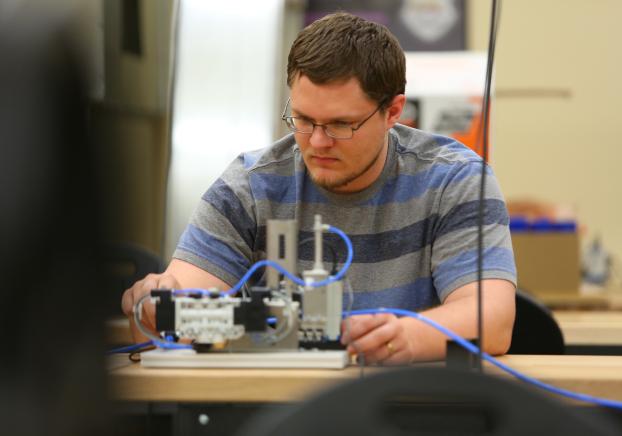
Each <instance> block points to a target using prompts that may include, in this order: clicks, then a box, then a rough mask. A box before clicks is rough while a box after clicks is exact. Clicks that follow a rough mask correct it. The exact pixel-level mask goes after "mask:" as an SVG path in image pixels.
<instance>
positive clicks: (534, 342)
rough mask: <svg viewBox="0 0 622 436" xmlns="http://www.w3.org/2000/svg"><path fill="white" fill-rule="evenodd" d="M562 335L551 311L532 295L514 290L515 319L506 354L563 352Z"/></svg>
mask: <svg viewBox="0 0 622 436" xmlns="http://www.w3.org/2000/svg"><path fill="white" fill-rule="evenodd" d="M564 352H565V345H564V335H563V334H562V331H561V329H560V328H559V325H557V321H555V318H553V315H552V314H551V311H550V310H549V309H548V308H547V307H546V306H544V304H542V303H541V302H539V301H538V300H537V299H535V298H534V297H533V296H531V295H529V294H527V293H526V292H524V291H521V290H517V291H516V320H515V321H514V329H513V331H512V345H511V346H510V349H509V351H508V354H564Z"/></svg>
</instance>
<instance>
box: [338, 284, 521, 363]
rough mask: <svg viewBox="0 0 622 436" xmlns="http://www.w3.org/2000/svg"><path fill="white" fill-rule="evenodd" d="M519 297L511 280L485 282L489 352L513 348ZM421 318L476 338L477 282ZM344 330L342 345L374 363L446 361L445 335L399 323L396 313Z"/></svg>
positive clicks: (412, 322)
mask: <svg viewBox="0 0 622 436" xmlns="http://www.w3.org/2000/svg"><path fill="white" fill-rule="evenodd" d="M514 292H515V289H514V285H513V284H512V283H511V282H509V281H506V280H498V279H488V280H484V281H483V292H482V303H483V314H484V322H483V329H484V333H483V336H484V346H483V349H484V351H486V352H487V353H490V354H503V353H505V352H507V350H508V348H509V347H510V341H511V339H512V327H513V325H514V314H515V300H514V298H515V296H514ZM421 314H422V315H424V316H426V317H428V318H430V319H432V320H434V321H436V322H438V323H439V324H441V325H443V326H444V327H447V328H449V329H450V330H452V331H453V332H455V333H457V334H459V335H460V336H463V337H466V338H474V337H476V336H477V282H472V283H469V284H467V285H464V286H462V287H460V288H458V289H456V290H455V291H453V292H452V293H451V294H449V296H448V297H447V298H446V299H445V301H444V303H443V304H442V305H440V306H438V307H436V308H434V309H430V310H427V311H424V312H421ZM348 323H349V325H348ZM343 331H344V335H343V337H342V342H343V343H344V344H347V345H348V351H349V352H350V353H364V355H365V358H366V360H367V361H369V362H382V363H386V364H405V363H410V362H414V361H421V360H439V359H442V358H444V357H445V352H446V345H445V344H446V339H447V338H446V337H445V335H443V334H442V333H440V332H438V331H437V330H435V329H434V328H433V327H430V326H428V325H427V324H424V323H423V322H421V321H418V320H416V319H414V318H409V317H403V318H397V317H396V316H394V315H391V314H379V315H363V316H354V317H351V318H350V319H349V320H345V321H344V324H343ZM389 343H390V344H391V346H388V345H387V344H389Z"/></svg>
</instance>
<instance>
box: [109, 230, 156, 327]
mask: <svg viewBox="0 0 622 436" xmlns="http://www.w3.org/2000/svg"><path fill="white" fill-rule="evenodd" d="M102 264H103V267H104V289H105V293H106V296H105V298H104V299H105V301H106V306H107V308H108V310H107V312H108V315H120V314H121V297H122V295H123V292H124V291H125V290H126V289H127V288H129V287H130V286H132V285H133V284H134V283H135V282H136V281H138V280H140V279H142V278H144V277H145V276H146V275H147V274H149V273H160V272H162V271H164V263H163V262H162V259H161V258H160V257H159V256H158V255H157V254H155V253H153V252H151V251H149V250H147V249H146V248H143V247H141V246H140V245H137V244H134V243H130V242H108V243H106V244H105V245H104V248H103V250H102Z"/></svg>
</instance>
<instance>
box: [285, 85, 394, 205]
mask: <svg viewBox="0 0 622 436" xmlns="http://www.w3.org/2000/svg"><path fill="white" fill-rule="evenodd" d="M377 107H378V104H377V103H376V102H375V101H373V100H371V99H370V98H369V97H367V96H366V95H365V93H364V92H363V90H362V89H361V86H360V84H359V82H358V80H357V79H355V78H351V79H348V80H346V81H341V82H336V83H328V84H323V85H316V84H314V83H313V82H311V80H309V79H308V78H307V77H306V76H304V75H299V76H298V77H297V78H296V79H295V80H294V82H293V84H292V86H291V114H292V116H294V117H302V118H306V119H308V120H311V121H312V122H314V123H316V124H326V123H334V122H340V123H343V122H345V123H349V124H352V125H353V126H357V125H359V123H360V122H361V121H363V120H364V119H365V118H367V117H368V116H369V115H370V114H371V113H372V112H373V111H374V110H375V109H376V108H377ZM390 113H391V110H388V111H385V112H380V111H378V112H376V113H375V114H374V115H372V117H371V118H369V120H367V121H366V122H365V123H364V124H363V125H362V126H361V128H360V129H358V130H356V131H355V132H354V136H353V137H352V138H351V139H334V138H331V137H330V136H328V135H326V133H325V132H324V129H322V128H321V127H316V128H315V129H314V130H313V133H312V134H302V133H295V137H296V142H297V143H298V145H299V146H300V150H301V152H302V157H303V159H304V162H305V165H306V166H307V169H308V171H309V173H310V175H311V178H312V180H313V181H314V182H315V183H316V184H317V185H319V186H321V187H323V188H325V189H328V190H330V191H333V192H338V193H349V192H357V191H361V190H363V189H365V188H366V187H368V186H369V185H371V184H372V183H373V182H374V181H375V180H376V179H377V178H378V176H379V175H380V173H381V172H382V169H383V167H384V163H385V161H386V154H387V153H386V152H387V130H388V129H389V128H390V127H391V126H392V125H393V124H394V122H395V121H394V120H392V118H391V115H390ZM398 116H399V114H398Z"/></svg>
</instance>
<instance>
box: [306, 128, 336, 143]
mask: <svg viewBox="0 0 622 436" xmlns="http://www.w3.org/2000/svg"><path fill="white" fill-rule="evenodd" d="M333 143H334V139H333V138H331V137H330V136H328V135H327V134H326V132H325V131H324V128H323V127H322V126H315V128H314V129H313V132H311V137H310V138H309V144H311V146H313V147H316V148H324V147H331V146H332V145H333Z"/></svg>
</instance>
